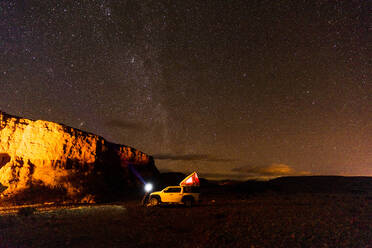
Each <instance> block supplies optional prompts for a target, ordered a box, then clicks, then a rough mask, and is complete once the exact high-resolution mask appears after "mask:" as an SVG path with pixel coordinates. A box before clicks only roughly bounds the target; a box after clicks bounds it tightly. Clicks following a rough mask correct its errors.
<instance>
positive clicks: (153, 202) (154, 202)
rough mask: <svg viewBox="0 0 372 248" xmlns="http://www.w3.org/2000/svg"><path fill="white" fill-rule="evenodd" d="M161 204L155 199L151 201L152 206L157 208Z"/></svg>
mask: <svg viewBox="0 0 372 248" xmlns="http://www.w3.org/2000/svg"><path fill="white" fill-rule="evenodd" d="M158 204H159V200H158V199H157V198H155V197H153V198H151V199H150V206H156V205H158Z"/></svg>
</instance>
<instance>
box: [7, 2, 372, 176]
mask: <svg viewBox="0 0 372 248" xmlns="http://www.w3.org/2000/svg"><path fill="white" fill-rule="evenodd" d="M371 9H372V7H371V1H368V0H353V1H351V0H345V1H336V0H335V1H331V0H329V1H324V0H322V1H321V0H308V1H305V0H292V1H290V0H276V1H264V0H261V1H258V0H257V1H255V0H246V1H234V0H229V1H227V0H226V1H222V0H221V1H220V0H210V1H193V0H188V1H173V0H168V1H163V0H158V1H149V0H137V1H133V0H123V1H116V0H115V1H114V0H92V1H82V0H80V1H79V0H77V1H67V0H66V1H64V0H48V1H41V0H39V1H32V0H30V1H21V0H19V1H10V0H2V1H0V93H1V96H0V109H1V110H2V111H4V112H7V113H9V114H13V115H18V116H22V117H25V118H30V119H43V120H48V121H54V122H59V123H63V124H66V125H69V126H72V127H75V128H79V129H81V130H84V131H88V132H92V133H95V134H98V135H101V136H103V137H104V138H106V139H107V140H108V141H111V142H115V143H120V144H126V145H129V146H132V147H134V148H137V149H139V150H141V151H143V152H145V153H147V154H150V155H153V156H154V158H155V162H156V165H157V167H158V168H159V170H160V171H163V172H164V171H181V172H186V173H187V172H191V171H194V170H196V171H198V172H199V174H200V175H201V176H204V177H207V178H211V179H222V178H230V179H249V178H270V177H275V176H284V175H348V176H351V175H362V176H372V80H371V78H372V59H371V57H372V51H371V49H372V45H371V41H372V35H371V33H372V19H371V16H372V12H371Z"/></svg>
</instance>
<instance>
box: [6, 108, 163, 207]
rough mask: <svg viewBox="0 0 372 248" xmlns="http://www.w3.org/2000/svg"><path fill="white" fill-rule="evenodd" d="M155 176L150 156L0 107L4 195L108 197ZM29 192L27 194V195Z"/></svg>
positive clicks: (134, 187)
mask: <svg viewBox="0 0 372 248" xmlns="http://www.w3.org/2000/svg"><path fill="white" fill-rule="evenodd" d="M130 166H132V167H133V168H134V169H135V170H137V171H138V172H139V174H140V175H141V176H142V177H143V178H145V180H146V179H149V178H153V177H157V175H158V170H157V169H156V167H155V165H154V162H153V159H152V157H150V156H148V155H146V154H144V153H142V152H140V151H138V150H136V149H133V148H130V147H127V146H123V145H117V144H113V143H110V142H107V141H106V140H105V139H103V138H102V137H100V136H97V135H94V134H90V133H86V132H83V131H80V130H77V129H74V128H71V127H67V126H65V125H61V124H58V123H53V122H48V121H42V120H37V121H33V120H29V119H23V118H19V117H15V116H11V115H8V114H5V113H3V112H1V111H0V183H1V184H2V185H3V186H6V187H7V189H6V190H5V191H4V192H3V197H4V195H5V196H14V195H17V194H23V195H25V194H26V195H27V193H25V192H31V191H32V192H37V191H38V190H41V191H48V190H49V191H50V192H51V194H54V195H58V194H60V195H61V196H62V197H65V198H66V199H68V200H74V201H84V200H86V199H88V200H89V201H91V200H92V199H99V198H102V199H104V198H108V197H110V196H114V195H120V194H122V193H124V192H128V191H131V190H133V189H136V188H138V187H141V186H142V184H141V182H140V181H139V180H138V178H137V177H136V176H135V175H134V174H133V173H132V171H131V169H130V168H129V167H130ZM29 195H30V194H29Z"/></svg>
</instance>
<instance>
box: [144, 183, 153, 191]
mask: <svg viewBox="0 0 372 248" xmlns="http://www.w3.org/2000/svg"><path fill="white" fill-rule="evenodd" d="M152 188H153V186H152V183H146V184H145V191H146V192H150V191H151V190H152Z"/></svg>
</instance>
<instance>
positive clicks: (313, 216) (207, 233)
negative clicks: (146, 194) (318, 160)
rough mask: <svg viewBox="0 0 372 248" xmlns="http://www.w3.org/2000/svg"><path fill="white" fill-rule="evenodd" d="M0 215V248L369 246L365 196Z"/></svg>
mask: <svg viewBox="0 0 372 248" xmlns="http://www.w3.org/2000/svg"><path fill="white" fill-rule="evenodd" d="M139 202H140V199H138V201H135V200H131V201H125V202H116V203H112V204H103V205H102V204H101V205H98V204H97V205H67V206H66V205H65V206H63V205H62V206H55V205H34V206H28V207H26V208H25V206H23V207H17V208H15V207H2V208H1V209H0V247H1V248H4V247H9V248H14V247H252V248H253V247H255V248H257V247H372V196H370V195H369V194H321V193H316V194H315V193H314V194H278V193H270V192H269V193H261V194H255V195H242V194H238V193H231V192H222V193H220V194H215V195H213V194H205V195H203V202H202V203H201V204H200V205H197V206H194V207H191V208H185V207H180V206H178V207H175V206H167V207H153V208H145V207H142V206H140V205H139Z"/></svg>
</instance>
